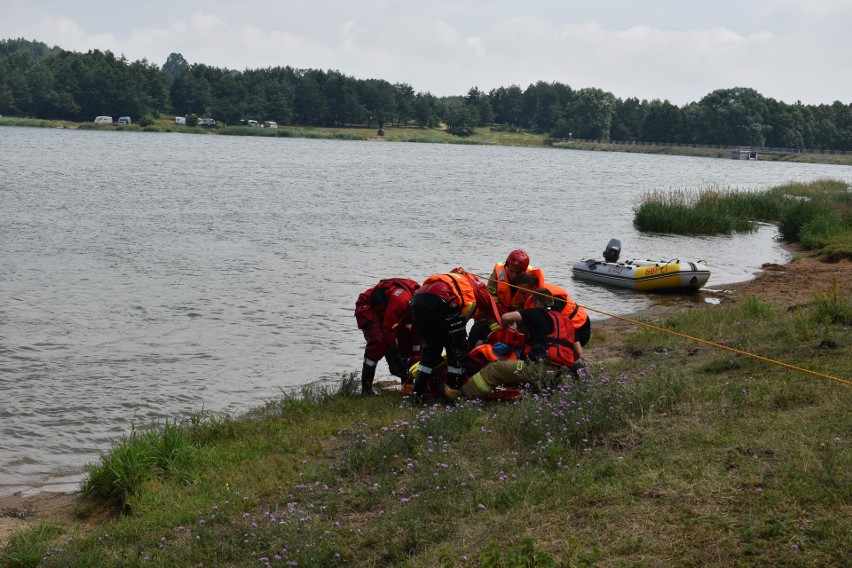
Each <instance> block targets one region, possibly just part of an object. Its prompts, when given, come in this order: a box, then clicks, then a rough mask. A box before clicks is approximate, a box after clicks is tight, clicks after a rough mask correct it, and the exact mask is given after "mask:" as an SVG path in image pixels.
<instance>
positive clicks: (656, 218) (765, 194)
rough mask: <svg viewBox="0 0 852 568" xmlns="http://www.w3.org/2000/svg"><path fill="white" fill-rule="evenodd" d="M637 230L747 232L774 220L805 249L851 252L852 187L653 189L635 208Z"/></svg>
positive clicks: (831, 183) (823, 183) (820, 183)
mask: <svg viewBox="0 0 852 568" xmlns="http://www.w3.org/2000/svg"><path fill="white" fill-rule="evenodd" d="M634 213H635V217H634V223H635V225H636V227H637V228H638V229H639V230H640V231H648V232H657V233H674V234H718V233H723V234H729V233H732V232H750V231H754V230H755V229H756V228H757V224H758V223H759V222H768V223H775V224H777V226H778V233H779V237H780V238H781V239H783V240H785V241H788V242H795V243H800V244H801V245H802V246H803V247H804V248H805V249H808V250H814V251H817V252H819V253H822V254H833V255H835V256H844V255H852V191H850V188H849V186H848V184H846V183H845V182H843V181H840V180H827V179H823V180H816V181H813V182H810V183H789V184H785V185H782V186H778V187H774V188H771V189H769V190H766V191H745V190H738V189H727V190H725V189H719V188H715V187H710V188H702V189H697V190H690V189H676V190H670V191H660V190H654V191H650V192H647V193H645V194H644V195H643V196H642V198H641V202H640V203H639V205H637V206H636V207H635V208H634Z"/></svg>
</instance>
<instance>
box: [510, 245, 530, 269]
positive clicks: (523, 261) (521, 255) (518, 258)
mask: <svg viewBox="0 0 852 568" xmlns="http://www.w3.org/2000/svg"><path fill="white" fill-rule="evenodd" d="M529 265H530V257H529V255H528V254H527V253H525V252H524V251H522V250H521V249H518V250H513V251H512V252H510V253H509V256H508V257H506V266H511V267H512V268H514V269H515V270H518V271H520V272H526V271H527V267H528V266H529Z"/></svg>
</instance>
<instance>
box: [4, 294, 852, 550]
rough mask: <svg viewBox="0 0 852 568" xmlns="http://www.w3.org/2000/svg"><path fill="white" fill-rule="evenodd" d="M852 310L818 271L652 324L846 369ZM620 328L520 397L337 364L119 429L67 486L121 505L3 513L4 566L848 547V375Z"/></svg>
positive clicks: (82, 503)
mask: <svg viewBox="0 0 852 568" xmlns="http://www.w3.org/2000/svg"><path fill="white" fill-rule="evenodd" d="M849 314H850V300H849V298H848V297H843V296H842V295H841V294H840V293H839V292H837V290H834V291H833V292H830V293H826V294H822V295H818V296H815V297H814V301H813V302H811V303H809V304H808V305H806V306H803V307H800V308H798V309H796V310H794V311H788V310H783V309H780V308H776V307H774V306H772V305H769V304H767V303H766V302H763V301H760V300H757V299H754V298H752V299H749V300H747V301H744V302H741V303H739V304H735V305H733V306H730V307H727V306H708V307H705V308H695V309H691V310H688V311H686V312H684V313H680V314H677V315H675V316H673V317H670V318H669V319H667V320H666V321H663V322H657V323H658V324H660V325H662V326H663V327H666V328H669V329H672V330H674V331H677V332H679V333H681V334H684V335H691V336H696V337H701V338H702V339H705V340H708V341H713V342H716V343H719V344H722V345H726V346H729V347H732V348H736V349H738V350H742V351H747V352H752V353H757V354H759V355H761V356H763V357H766V358H769V359H774V360H778V361H782V362H788V363H791V364H794V365H796V366H800V367H803V368H806V369H810V370H812V371H814V372H817V373H822V374H826V375H829V376H835V377H845V378H846V379H848V378H849V377H850V376H852V372H850V371H852V338H850V334H849V333H848V325H849ZM596 339H597V338H594V337H593V339H592V341H593V342H594V341H596ZM625 341H626V342H625V345H624V353H625V357H623V358H620V359H614V360H611V361H606V362H598V363H594V362H592V363H593V364H592V366H591V368H590V372H589V373H588V374H586V375H585V376H584V377H583V378H581V379H578V380H569V381H566V382H564V383H562V384H560V385H559V386H557V387H555V388H553V389H543V390H538V391H533V392H530V393H528V394H527V396H526V397H525V398H524V399H523V400H522V401H520V402H517V403H476V402H462V403H460V404H457V405H455V406H449V407H447V406H444V405H442V404H436V405H433V406H425V407H413V406H411V405H409V404H408V403H406V402H404V401H403V400H402V399H401V397H400V396H399V395H397V394H385V395H383V396H379V397H370V398H362V397H360V396H356V395H355V393H357V392H358V390H359V377H358V375H357V373H350V374H346V375H341V376H340V377H338V378H337V379H336V380H332V381H326V382H323V383H316V384H311V385H306V386H305V387H303V388H302V389H301V390H300V391H298V392H295V393H291V394H286V395H283V396H282V397H280V398H279V399H277V400H274V401H271V402H269V403H268V404H267V405H266V406H265V407H263V408H259V409H257V410H255V411H253V412H250V413H248V414H246V415H243V416H213V415H207V414H200V413H199V414H195V415H193V416H191V417H189V418H187V419H183V420H170V421H167V422H165V423H164V424H161V425H159V426H157V427H154V428H152V429H134V430H133V431H131V432H130V433H129V434H128V435H127V436H126V437H125V438H123V439H122V440H121V441H119V442H118V443H117V444H116V445H115V446H114V447H112V448H111V449H110V450H109V451H107V452H106V453H105V454H104V455H103V456H102V458H101V460H100V462H99V463H98V464H95V465H92V466H90V467H89V473H88V476H87V478H86V480H85V482H84V486H83V487H84V491H82V492H81V494H80V496H79V506H78V510H79V511H80V514H82V515H92V514H94V513H96V512H98V511H103V510H105V508H106V510H112V511H115V515H114V516H111V517H110V518H108V519H107V520H106V521H105V522H102V523H101V524H99V525H97V526H95V527H94V528H92V527H89V526H88V525H86V524H80V525H79V526H77V525H69V526H62V525H56V524H42V525H38V526H36V527H34V528H31V529H28V530H26V531H21V532H19V533H16V534H15V536H14V538H12V539H11V541H10V542H9V544H8V545H7V546H5V547H4V548H3V549H2V550H0V564H2V565H4V566H36V565H41V566H70V567H77V566H79V567H82V566H92V565H98V566H151V565H154V566H190V565H205V566H252V565H260V566H263V565H270V566H286V565H287V562H296V563H298V565H299V566H396V565H399V566H493V567H496V566H704V565H724V566H737V565H741V566H752V565H762V566H776V565H784V566H839V565H846V564H848V560H849V552H848V551H849V550H850V549H852V546H850V545H852V537H850V535H852V519H850V517H849V515H848V511H849V506H850V500H852V478H850V472H852V452H850V451H849V443H850V435H852V427H850V425H852V415H850V410H852V389H850V387H849V385H846V384H842V383H839V382H836V381H831V380H828V379H824V378H820V377H817V376H814V375H810V374H806V373H802V372H799V371H795V370H791V369H788V368H785V367H780V366H778V365H774V364H771V363H768V362H766V361H763V360H759V359H755V358H752V357H748V356H745V355H742V354H739V353H734V352H729V351H724V350H719V349H717V348H713V347H711V346H708V345H706V344H698V343H695V342H693V341H690V340H688V339H686V338H684V337H681V336H674V335H670V334H665V333H662V332H659V331H655V330H652V329H649V328H644V327H637V328H636V329H635V331H633V332H632V333H631V334H630V335H629V336H628V337H627V338H626V340H625ZM628 354H630V355H629V356H628ZM121 511H123V513H122V512H121Z"/></svg>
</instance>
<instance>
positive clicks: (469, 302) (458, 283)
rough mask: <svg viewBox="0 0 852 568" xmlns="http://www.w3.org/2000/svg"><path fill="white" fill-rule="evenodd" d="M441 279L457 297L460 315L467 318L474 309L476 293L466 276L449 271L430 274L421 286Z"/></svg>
mask: <svg viewBox="0 0 852 568" xmlns="http://www.w3.org/2000/svg"><path fill="white" fill-rule="evenodd" d="M437 281H441V282H444V283H445V284H447V285H449V287H450V289H451V290H452V291H453V293H454V295H455V296H456V298H457V299H458V304H459V310H460V311H461V313H462V316H464V317H465V318H469V317H470V316H472V315H473V312H474V311H475V310H476V295H475V294H474V292H473V284H471V283H470V280H468V278H467V276H465V275H463V274H456V273H454V272H449V273H447V274H435V275H434V276H430V277H429V278H427V279H426V280H425V281H424V282H423V286H424V287H425V286H426V284H429V283H431V282H437Z"/></svg>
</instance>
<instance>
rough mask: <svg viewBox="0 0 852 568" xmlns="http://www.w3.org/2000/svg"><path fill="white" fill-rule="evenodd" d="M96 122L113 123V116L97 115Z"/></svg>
mask: <svg viewBox="0 0 852 568" xmlns="http://www.w3.org/2000/svg"><path fill="white" fill-rule="evenodd" d="M95 124H112V117H111V116H96V117H95Z"/></svg>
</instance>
